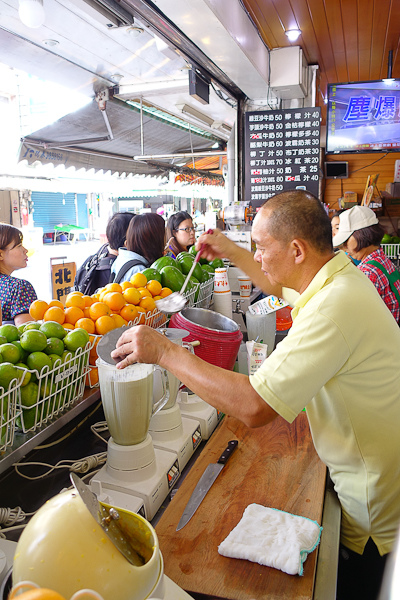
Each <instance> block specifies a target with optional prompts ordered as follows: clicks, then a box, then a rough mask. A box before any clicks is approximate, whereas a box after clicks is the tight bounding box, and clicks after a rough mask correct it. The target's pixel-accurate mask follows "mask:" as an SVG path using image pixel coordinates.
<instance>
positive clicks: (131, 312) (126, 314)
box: [119, 304, 138, 323]
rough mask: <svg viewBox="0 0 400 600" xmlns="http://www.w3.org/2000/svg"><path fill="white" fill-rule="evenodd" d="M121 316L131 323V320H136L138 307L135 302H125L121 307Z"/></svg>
mask: <svg viewBox="0 0 400 600" xmlns="http://www.w3.org/2000/svg"><path fill="white" fill-rule="evenodd" d="M119 314H120V316H121V317H122V318H123V319H125V321H127V322H128V323H129V321H134V320H135V319H136V317H137V316H138V307H137V306H135V305H134V304H125V306H124V307H123V308H121V312H120V313H119Z"/></svg>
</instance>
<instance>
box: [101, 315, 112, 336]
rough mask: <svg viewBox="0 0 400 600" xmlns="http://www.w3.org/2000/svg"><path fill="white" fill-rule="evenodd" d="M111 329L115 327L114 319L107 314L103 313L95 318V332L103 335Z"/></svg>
mask: <svg viewBox="0 0 400 600" xmlns="http://www.w3.org/2000/svg"><path fill="white" fill-rule="evenodd" d="M112 329H116V325H115V321H114V319H113V318H112V317H110V316H109V315H103V316H102V317H99V318H98V319H97V320H96V333H97V334H98V335H104V334H105V333H108V332H109V331H111V330H112Z"/></svg>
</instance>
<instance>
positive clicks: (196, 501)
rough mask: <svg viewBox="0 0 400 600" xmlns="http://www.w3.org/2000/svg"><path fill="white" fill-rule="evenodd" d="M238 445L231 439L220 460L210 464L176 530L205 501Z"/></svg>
mask: <svg viewBox="0 0 400 600" xmlns="http://www.w3.org/2000/svg"><path fill="white" fill-rule="evenodd" d="M237 445H238V441H237V440H231V441H230V442H229V443H228V445H227V447H226V448H225V450H224V451H223V453H222V454H221V456H220V457H219V459H218V462H217V463H212V464H211V465H208V467H207V468H206V470H205V471H204V473H203V475H202V476H201V477H200V479H199V481H198V483H197V485H196V487H195V488H194V490H193V493H192V495H191V496H190V498H189V502H188V503H187V504H186V507H185V510H184V511H183V515H182V516H181V518H180V521H179V523H178V527H177V528H176V531H179V530H180V529H182V527H185V525H186V524H187V523H188V522H189V521H190V519H191V518H192V517H193V515H194V513H195V512H196V510H197V509H198V508H199V506H200V504H201V503H202V502H203V500H204V498H205V496H206V494H207V492H208V490H209V489H210V487H211V486H212V484H213V483H214V481H215V480H216V479H217V477H218V475H219V474H220V473H221V471H222V469H223V468H224V466H225V465H226V463H227V461H228V458H229V457H230V456H231V454H232V452H233V451H234V450H235V449H236V447H237Z"/></svg>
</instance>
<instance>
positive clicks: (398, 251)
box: [381, 244, 400, 265]
mask: <svg viewBox="0 0 400 600" xmlns="http://www.w3.org/2000/svg"><path fill="white" fill-rule="evenodd" d="M381 248H382V250H383V251H384V253H385V254H386V256H387V257H388V258H390V259H391V260H393V261H397V262H396V264H397V265H398V264H399V260H400V244H381Z"/></svg>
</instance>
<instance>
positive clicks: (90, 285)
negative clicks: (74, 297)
mask: <svg viewBox="0 0 400 600" xmlns="http://www.w3.org/2000/svg"><path fill="white" fill-rule="evenodd" d="M116 258H117V257H116V256H115V255H114V254H109V252H108V244H104V246H102V247H101V248H100V250H98V251H97V252H96V254H92V255H91V256H89V257H88V258H87V259H86V260H85V262H84V263H83V265H82V266H81V267H80V268H79V269H78V271H77V272H76V276H75V280H74V290H75V291H79V292H82V294H87V295H88V296H91V295H92V294H94V292H95V291H96V290H97V289H98V288H101V287H104V286H105V285H107V283H108V282H109V280H110V275H111V265H112V264H113V262H114V260H115V259H116Z"/></svg>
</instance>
